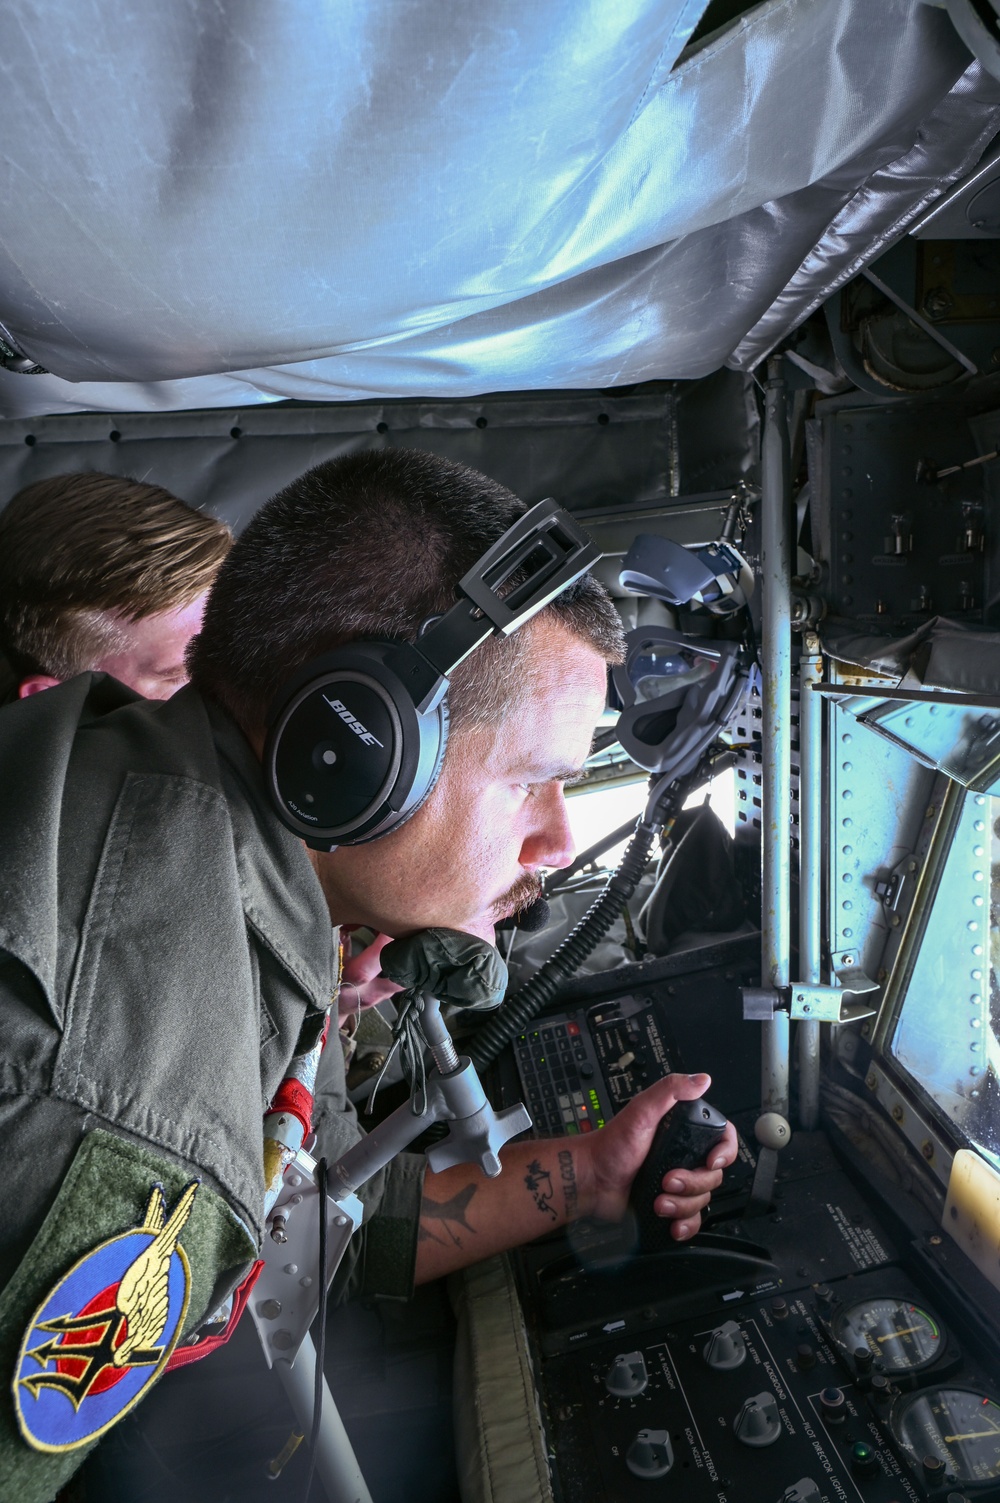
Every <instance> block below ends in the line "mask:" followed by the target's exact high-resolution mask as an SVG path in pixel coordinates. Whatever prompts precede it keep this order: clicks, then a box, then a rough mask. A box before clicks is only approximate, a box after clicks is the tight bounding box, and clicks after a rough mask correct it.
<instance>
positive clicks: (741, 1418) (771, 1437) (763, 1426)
mask: <svg viewBox="0 0 1000 1503" xmlns="http://www.w3.org/2000/svg"><path fill="white" fill-rule="evenodd" d="M733 1431H734V1433H735V1435H736V1439H737V1440H739V1441H742V1443H743V1444H744V1445H745V1446H773V1445H774V1442H775V1441H776V1440H777V1439H778V1436H779V1435H780V1434H781V1419H780V1418H779V1415H778V1403H777V1400H776V1399H775V1397H774V1394H773V1393H756V1394H754V1396H753V1398H752V1399H747V1401H746V1403H745V1404H744V1405H743V1408H742V1409H741V1410H740V1412H739V1414H738V1415H737V1416H736V1423H735V1424H734V1426H733Z"/></svg>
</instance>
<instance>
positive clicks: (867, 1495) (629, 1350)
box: [546, 1267, 1000, 1503]
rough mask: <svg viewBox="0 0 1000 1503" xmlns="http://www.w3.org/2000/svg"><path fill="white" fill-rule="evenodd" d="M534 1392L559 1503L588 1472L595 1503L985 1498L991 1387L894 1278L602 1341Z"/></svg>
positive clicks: (997, 1452) (565, 1361)
mask: <svg viewBox="0 0 1000 1503" xmlns="http://www.w3.org/2000/svg"><path fill="white" fill-rule="evenodd" d="M949 1351H950V1354H951V1357H950V1360H948V1357H947V1355H946V1354H947V1353H948V1352H949ZM546 1387H547V1396H548V1399H549V1410H550V1424H551V1426H552V1438H553V1440H554V1445H555V1452H556V1458H557V1462H556V1464H557V1468H558V1473H559V1478H560V1483H561V1488H562V1493H563V1497H564V1498H565V1499H566V1500H567V1503H570V1500H576V1499H580V1500H581V1503H582V1500H583V1499H585V1498H587V1499H590V1498H593V1497H594V1496H595V1488H594V1485H593V1478H594V1475H595V1473H596V1474H598V1475H600V1477H601V1486H600V1487H599V1488H598V1489H597V1494H598V1495H599V1496H602V1497H603V1498H605V1499H607V1500H608V1503H612V1500H613V1503H618V1500H621V1503H630V1500H633V1499H635V1500H637V1503H638V1500H641V1499H643V1498H648V1497H650V1496H653V1497H655V1496H662V1497H668V1496H669V1497H671V1498H677V1499H690V1500H692V1503H696V1500H697V1503H700V1500H713V1503H807V1500H813V1503H834V1500H838V1499H839V1500H843V1499H845V1498H849V1499H867V1500H871V1503H902V1500H904V1499H930V1498H942V1499H945V1500H947V1503H957V1500H958V1499H960V1498H962V1497H965V1496H967V1492H966V1491H965V1490H971V1493H969V1494H968V1495H970V1496H971V1495H974V1496H976V1497H989V1498H995V1497H997V1496H1000V1394H998V1389H997V1387H996V1385H995V1383H991V1382H990V1381H989V1379H988V1377H987V1376H986V1374H985V1373H984V1372H983V1371H982V1369H981V1368H979V1367H978V1366H977V1365H975V1364H974V1363H971V1362H970V1361H969V1360H968V1359H967V1358H965V1357H964V1356H963V1355H962V1354H961V1352H960V1350H959V1349H958V1347H957V1346H956V1345H955V1343H954V1341H953V1339H952V1338H951V1337H950V1336H949V1334H948V1331H947V1328H946V1327H945V1326H944V1324H943V1323H942V1321H941V1320H940V1318H939V1317H938V1316H937V1314H936V1313H935V1312H934V1311H933V1310H931V1309H929V1308H928V1305H927V1303H926V1301H923V1302H921V1299H920V1297H919V1296H918V1295H917V1294H916V1293H915V1291H914V1290H913V1289H912V1286H911V1285H910V1283H909V1281H908V1279H907V1278H906V1276H905V1274H903V1273H902V1271H901V1270H899V1269H897V1268H891V1267H889V1268H886V1269H884V1270H882V1271H881V1272H880V1273H879V1275H878V1277H877V1279H876V1280H874V1281H872V1280H871V1279H869V1280H868V1281H867V1282H866V1283H865V1284H864V1285H863V1287H859V1286H858V1281H857V1280H853V1279H850V1278H849V1279H847V1280H845V1281H838V1282H837V1283H836V1284H834V1285H826V1286H821V1287H820V1289H819V1290H814V1289H809V1290H803V1291H799V1292H796V1293H788V1294H778V1295H772V1296H770V1297H768V1298H766V1299H763V1300H758V1301H753V1302H746V1303H742V1302H741V1303H739V1304H738V1305H736V1306H735V1307H733V1308H732V1309H731V1310H729V1311H726V1312H722V1313H720V1314H718V1315H714V1316H707V1315H698V1316H695V1317H693V1318H690V1319H687V1320H679V1321H676V1322H671V1324H670V1326H669V1328H667V1329H665V1330H657V1331H648V1332H646V1333H644V1334H643V1336H642V1338H641V1339H640V1340H636V1341H630V1342H628V1343H623V1342H621V1341H620V1339H618V1338H617V1336H616V1334H615V1333H609V1335H608V1337H607V1338H606V1339H605V1340H604V1341H603V1342H600V1343H595V1344H594V1345H593V1346H592V1347H590V1348H589V1349H588V1350H587V1351H586V1353H585V1354H584V1353H574V1354H573V1355H569V1354H564V1355H562V1356H561V1357H558V1358H554V1359H552V1360H551V1361H550V1362H549V1363H548V1365H547V1371H546ZM667 1479H669V1487H668V1486H667V1485H666V1483H667ZM654 1481H659V1482H661V1490H660V1492H659V1493H656V1492H654V1491H653V1489H652V1488H651V1487H650V1486H649V1484H650V1483H652V1482H654Z"/></svg>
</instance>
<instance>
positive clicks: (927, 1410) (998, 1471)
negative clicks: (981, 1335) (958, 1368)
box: [890, 1388, 1000, 1485]
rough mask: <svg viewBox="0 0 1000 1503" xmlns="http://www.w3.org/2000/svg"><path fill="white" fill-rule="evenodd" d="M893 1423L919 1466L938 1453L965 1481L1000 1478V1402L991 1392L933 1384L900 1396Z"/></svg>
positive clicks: (951, 1474) (955, 1476) (898, 1437)
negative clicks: (921, 1391) (905, 1395)
mask: <svg viewBox="0 0 1000 1503" xmlns="http://www.w3.org/2000/svg"><path fill="white" fill-rule="evenodd" d="M890 1426H891V1429H892V1433H893V1435H894V1436H895V1438H896V1440H897V1441H898V1442H899V1444H900V1445H901V1446H902V1447H903V1449H904V1450H906V1451H908V1452H909V1454H910V1455H911V1457H912V1458H913V1459H914V1461H915V1462H916V1463H917V1465H918V1466H919V1465H920V1464H921V1463H922V1462H923V1460H924V1458H925V1457H930V1456H935V1457H937V1458H938V1459H939V1460H940V1461H943V1462H944V1464H945V1466H946V1468H947V1470H948V1473H949V1480H951V1479H954V1481H955V1482H956V1483H958V1484H960V1485H961V1484H966V1485H970V1484H973V1483H982V1482H995V1481H996V1480H997V1478H1000V1403H998V1402H997V1400H996V1399H993V1398H990V1396H989V1395H988V1394H985V1393H979V1392H977V1391H976V1390H975V1389H972V1388H929V1389H926V1390H925V1391H924V1392H923V1393H919V1394H914V1395H912V1396H910V1397H908V1398H905V1399H901V1400H899V1401H897V1403H896V1404H895V1405H894V1407H893V1411H892V1415H891V1418H890Z"/></svg>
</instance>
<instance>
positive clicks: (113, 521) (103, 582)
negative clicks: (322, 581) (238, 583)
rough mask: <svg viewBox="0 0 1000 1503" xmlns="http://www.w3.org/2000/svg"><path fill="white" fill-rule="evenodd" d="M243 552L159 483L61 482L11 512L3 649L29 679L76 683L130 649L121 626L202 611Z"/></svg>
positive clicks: (1, 605) (3, 547)
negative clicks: (194, 607)
mask: <svg viewBox="0 0 1000 1503" xmlns="http://www.w3.org/2000/svg"><path fill="white" fill-rule="evenodd" d="M231 546H232V533H231V532H230V531H229V528H228V527H227V526H226V525H225V523H223V522H219V521H217V520H216V519H215V518H214V517H211V516H206V515H204V514H203V513H202V512H199V511H195V510H194V508H193V507H191V506H188V505H187V503H186V502H184V501H180V500H178V498H177V497H176V496H172V495H171V494H170V492H169V491H166V490H164V489H163V487H162V486H159V485H149V484H147V483H145V482H143V481H139V480H129V479H126V478H123V477H122V476H120V475H103V474H101V473H100V472H98V471H88V472H85V473H76V474H67V475H56V476H54V477H53V478H52V479H49V480H39V481H36V482H35V484H34V485H29V486H26V487H25V488H24V489H23V490H21V491H18V493H17V495H16V496H14V497H13V499H12V500H11V501H9V502H8V503H7V505H6V507H5V508H4V509H3V511H2V512H0V650H2V651H3V653H4V654H5V656H6V657H7V659H8V660H9V662H10V664H11V667H12V668H13V669H14V671H15V673H16V674H17V675H18V676H19V677H23V676H24V675H25V674H28V673H45V674H51V675H52V676H53V677H54V678H61V679H65V678H72V677H73V675H74V674H76V673H83V672H85V671H86V670H87V669H89V668H93V667H94V665H95V663H97V662H98V661H99V660H100V659H101V658H102V657H103V656H105V655H106V654H107V653H109V652H115V651H118V650H119V649H120V640H121V639H120V627H119V625H118V623H117V622H116V619H115V618H116V617H117V618H119V620H125V621H138V620H141V619H142V617H144V616H154V615H157V614H158V613H159V612H161V611H169V610H177V609H179V608H180V607H181V606H185V605H190V603H191V601H192V600H195V599H197V597H198V596H199V595H201V594H202V593H203V592H204V591H205V590H207V589H208V587H209V585H210V584H211V583H212V580H213V579H214V578H215V574H216V571H217V570H218V567H219V565H220V563H221V562H222V560H223V559H224V558H225V556H226V554H227V553H228V552H229V549H230V547H231Z"/></svg>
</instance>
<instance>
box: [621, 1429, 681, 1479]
mask: <svg viewBox="0 0 1000 1503" xmlns="http://www.w3.org/2000/svg"><path fill="white" fill-rule="evenodd" d="M673 1464H674V1448H673V1446H672V1445H671V1444H670V1436H669V1434H668V1433H667V1431H666V1430H640V1431H639V1433H638V1435H637V1436H636V1437H635V1440H634V1441H633V1442H632V1444H631V1445H630V1446H629V1448H628V1450H627V1451H626V1453H625V1465H626V1466H627V1467H628V1469H629V1471H630V1472H631V1473H632V1475H633V1476H635V1477H647V1478H653V1477H665V1476H666V1474H667V1472H669V1470H670V1468H671V1467H672V1466H673Z"/></svg>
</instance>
